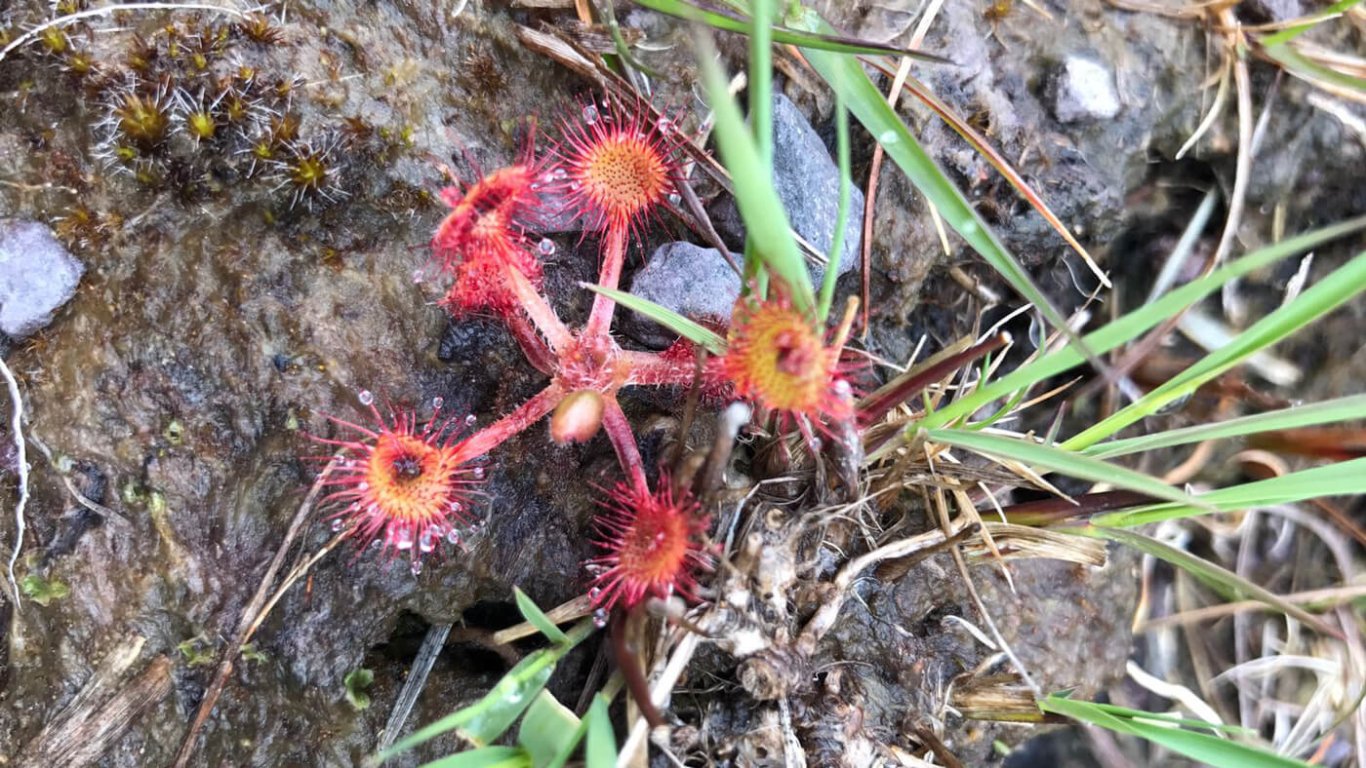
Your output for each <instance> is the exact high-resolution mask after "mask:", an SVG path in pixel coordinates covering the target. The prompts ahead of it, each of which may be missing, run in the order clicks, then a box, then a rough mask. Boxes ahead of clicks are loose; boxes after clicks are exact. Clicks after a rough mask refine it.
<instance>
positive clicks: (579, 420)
mask: <svg viewBox="0 0 1366 768" xmlns="http://www.w3.org/2000/svg"><path fill="white" fill-rule="evenodd" d="M601 426H602V395H600V394H598V393H597V392H594V391H593V390H591V389H582V390H579V391H578V392H574V393H573V394H570V395H569V396H568V397H566V398H565V399H563V400H561V401H560V404H559V405H557V406H555V412H554V413H553V414H551V416H550V439H551V440H554V441H555V442H557V443H559V444H560V445H564V444H565V443H582V442H586V441H587V440H588V439H589V438H591V437H592V436H593V435H596V434H597V433H598V429H599V428H600V427H601Z"/></svg>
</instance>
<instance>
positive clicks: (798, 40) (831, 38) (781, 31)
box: [636, 0, 953, 64]
mask: <svg viewBox="0 0 1366 768" xmlns="http://www.w3.org/2000/svg"><path fill="white" fill-rule="evenodd" d="M636 2H637V3H638V4H639V5H643V6H645V7H646V8H649V9H651V10H654V11H659V12H660V13H667V14H669V15H670V16H677V17H678V18H680V19H686V20H688V21H696V22H700V23H702V24H706V25H707V26H709V27H712V28H714V29H719V30H722V31H725V32H740V33H742V34H749V33H750V31H751V28H750V21H749V20H747V19H742V18H740V17H739V16H735V15H732V14H730V13H727V12H724V11H720V10H716V9H714V8H699V7H697V6H696V5H692V4H691V3H684V2H680V1H679V0H636ZM771 28H772V31H773V41H774V42H776V43H783V44H784V45H800V46H801V47H803V48H816V49H820V50H825V51H834V52H836V53H850V54H864V55H869V56H877V55H881V54H889V55H892V56H909V57H911V58H913V59H919V60H920V61H929V62H935V63H938V64H952V63H953V62H952V61H950V60H948V59H946V58H943V57H942V56H935V55H934V54H930V53H925V52H924V51H917V50H913V49H910V48H898V47H896V46H894V45H886V44H884V43H875V42H872V41H871V40H859V39H857V38H853V37H845V36H843V35H821V34H815V33H812V32H805V31H802V30H796V29H788V28H785V27H779V26H774V27H771Z"/></svg>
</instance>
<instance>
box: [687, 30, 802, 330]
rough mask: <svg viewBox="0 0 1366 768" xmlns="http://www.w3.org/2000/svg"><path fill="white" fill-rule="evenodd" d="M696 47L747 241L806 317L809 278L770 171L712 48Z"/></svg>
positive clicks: (705, 43) (706, 43) (701, 42)
mask: <svg viewBox="0 0 1366 768" xmlns="http://www.w3.org/2000/svg"><path fill="white" fill-rule="evenodd" d="M697 48H698V54H699V55H698V61H699V68H700V69H701V71H702V81H703V83H704V84H705V85H706V90H707V99H708V101H709V102H710V104H711V108H712V110H713V111H714V112H715V114H716V129H715V133H716V143H717V146H718V147H719V148H720V150H721V160H722V162H723V163H724V164H725V166H726V170H728V171H730V175H731V182H732V184H734V186H735V204H736V206H737V207H739V209H740V216H741V218H743V219H744V222H745V228H746V231H747V232H748V241H749V242H750V243H752V244H753V246H754V248H755V249H756V250H757V251H758V253H759V257H760V258H761V259H762V260H763V262H764V265H765V266H766V267H767V268H768V269H769V270H770V271H771V272H772V273H773V274H774V275H776V276H777V277H779V278H781V279H782V280H783V282H784V283H785V284H786V287H787V290H788V291H789V292H790V293H791V294H792V303H793V304H794V305H795V306H796V307H797V308H798V309H800V310H802V311H804V312H811V311H812V310H814V309H815V306H816V297H815V293H814V291H813V290H812V288H811V276H810V274H808V273H807V271H806V264H805V262H803V260H802V254H801V252H800V251H799V250H797V241H796V240H793V239H792V228H791V225H790V224H789V222H788V219H787V211H785V210H783V204H782V202H781V201H780V200H779V199H778V193H777V191H776V190H775V189H774V188H773V172H772V170H773V169H772V168H770V167H769V166H768V165H766V164H764V162H763V161H762V158H761V157H760V155H759V152H758V149H757V148H756V147H755V145H754V141H753V140H752V138H751V136H750V134H749V131H748V130H746V129H745V122H744V120H743V119H742V118H741V117H740V108H739V107H738V106H736V104H735V100H734V99H732V98H731V96H730V93H729V92H728V91H727V90H726V77H725V75H724V74H722V73H721V67H720V65H719V64H717V63H716V55H715V54H716V47H715V46H714V45H713V44H712V42H711V40H710V39H709V38H706V37H698V38H697Z"/></svg>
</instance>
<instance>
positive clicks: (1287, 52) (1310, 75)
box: [1260, 43, 1366, 93]
mask: <svg viewBox="0 0 1366 768" xmlns="http://www.w3.org/2000/svg"><path fill="white" fill-rule="evenodd" d="M1260 50H1261V53H1262V55H1263V56H1266V57H1267V58H1268V59H1271V60H1272V61H1274V62H1276V63H1277V64H1279V65H1280V66H1281V67H1282V68H1284V69H1285V71H1287V72H1289V73H1290V74H1292V75H1295V76H1296V77H1299V78H1301V79H1303V80H1307V81H1309V82H1310V83H1315V82H1318V81H1322V82H1325V83H1330V84H1332V85H1336V86H1338V87H1339V88H1345V89H1347V90H1351V91H1356V92H1357V93H1366V78H1363V77H1356V76H1355V75H1349V74H1347V73H1346V72H1339V71H1338V70H1336V69H1333V68H1332V67H1325V66H1324V65H1322V64H1320V63H1318V62H1316V61H1313V60H1312V59H1309V58H1308V57H1306V56H1304V55H1303V54H1301V53H1300V52H1299V51H1297V50H1295V48H1294V46H1292V45H1290V44H1288V43H1284V44H1281V45H1268V46H1266V47H1263V48H1261V49H1260Z"/></svg>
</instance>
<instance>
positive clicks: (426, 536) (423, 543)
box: [417, 531, 436, 552]
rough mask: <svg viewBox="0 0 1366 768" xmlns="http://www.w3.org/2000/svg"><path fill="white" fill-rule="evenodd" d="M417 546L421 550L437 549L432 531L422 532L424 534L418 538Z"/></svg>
mask: <svg viewBox="0 0 1366 768" xmlns="http://www.w3.org/2000/svg"><path fill="white" fill-rule="evenodd" d="M417 548H418V551H420V552H431V551H432V550H433V549H436V539H435V538H433V536H432V532H431V531H423V532H422V536H421V537H420V538H419V539H418V540H417Z"/></svg>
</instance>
